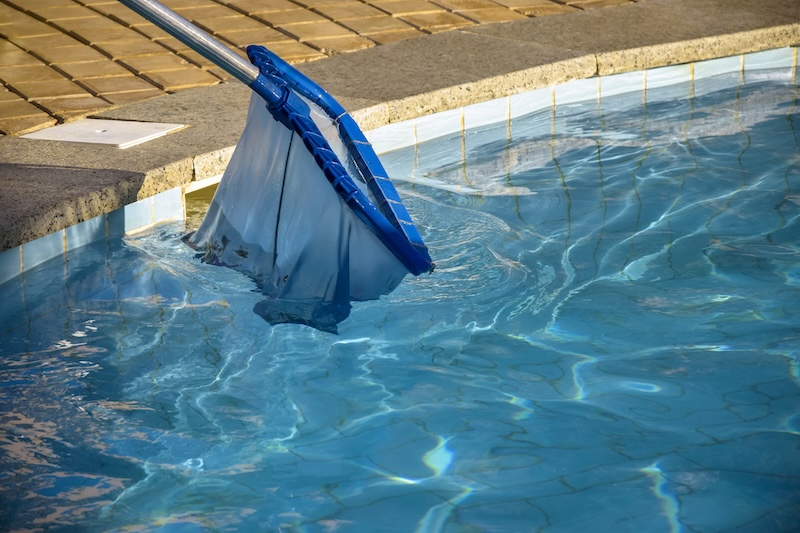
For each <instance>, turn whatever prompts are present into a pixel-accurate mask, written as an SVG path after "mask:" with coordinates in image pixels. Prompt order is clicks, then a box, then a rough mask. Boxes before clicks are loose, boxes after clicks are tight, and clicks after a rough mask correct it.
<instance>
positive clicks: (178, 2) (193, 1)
mask: <svg viewBox="0 0 800 533" xmlns="http://www.w3.org/2000/svg"><path fill="white" fill-rule="evenodd" d="M161 3H162V4H164V5H165V6H167V7H168V8H170V9H172V10H173V11H179V10H181V9H192V8H198V7H207V6H212V5H215V4H216V2H214V1H213V0H162V1H161Z"/></svg>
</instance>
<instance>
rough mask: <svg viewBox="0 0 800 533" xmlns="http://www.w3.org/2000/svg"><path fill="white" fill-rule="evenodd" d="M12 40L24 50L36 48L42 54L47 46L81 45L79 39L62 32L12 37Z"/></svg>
mask: <svg viewBox="0 0 800 533" xmlns="http://www.w3.org/2000/svg"><path fill="white" fill-rule="evenodd" d="M12 41H13V43H14V44H16V45H17V46H19V47H20V48H24V49H25V50H36V51H37V53H38V52H40V51H41V53H42V54H44V53H45V52H46V51H47V49H48V48H60V47H62V46H75V45H82V43H81V42H80V41H79V40H77V39H75V38H74V37H70V36H69V35H65V34H63V33H57V34H55V35H40V36H36V37H16V38H14V39H12Z"/></svg>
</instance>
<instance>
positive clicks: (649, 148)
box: [0, 71, 800, 533]
mask: <svg viewBox="0 0 800 533" xmlns="http://www.w3.org/2000/svg"><path fill="white" fill-rule="evenodd" d="M798 95H799V92H798V86H797V84H796V82H795V81H794V79H793V78H792V77H791V76H790V75H789V74H787V73H786V72H785V71H784V72H772V71H769V72H766V71H765V73H764V76H763V80H760V81H758V80H757V81H755V82H753V83H748V84H747V85H740V84H739V83H738V79H737V80H733V81H731V80H730V79H728V80H727V82H726V81H725V80H721V81H719V87H718V90H714V91H707V92H703V93H702V94H698V95H696V96H695V97H693V98H690V99H675V98H674V97H672V96H671V93H670V92H669V89H668V88H667V89H665V90H664V92H659V91H654V92H652V93H648V98H647V103H646V104H644V103H643V102H642V101H641V100H640V99H637V98H632V97H630V96H629V95H628V96H626V95H620V96H617V97H612V98H606V99H603V100H602V101H601V102H600V103H599V104H598V102H584V103H577V104H572V105H568V106H560V107H558V108H557V110H556V111H555V113H553V112H551V111H549V110H548V111H542V112H540V113H535V114H532V115H529V116H526V117H523V118H521V119H516V120H514V121H513V122H512V123H511V124H510V125H509V124H499V125H497V126H492V127H485V128H482V129H480V130H477V131H471V132H468V133H467V134H466V137H462V136H460V135H455V136H452V137H446V138H442V139H438V140H435V141H431V142H429V143H425V144H421V145H418V146H416V147H412V148H408V149H402V150H397V151H395V152H390V153H388V154H386V155H385V156H383V157H382V160H383V162H384V164H385V165H386V166H387V168H388V170H389V172H390V174H391V175H392V176H394V177H395V178H397V179H398V180H403V183H399V184H398V188H399V190H400V193H401V195H403V197H404V198H405V199H406V203H407V206H408V208H409V211H411V213H412V215H413V216H414V218H415V220H416V221H417V223H418V227H419V228H420V230H421V231H422V232H423V233H424V235H423V236H424V238H425V240H426V243H427V244H428V246H429V247H430V249H431V254H432V256H433V257H434V260H435V261H436V263H437V269H436V271H435V272H434V273H433V274H432V275H429V276H428V275H426V276H422V277H420V278H413V279H412V278H407V279H406V280H405V281H404V282H403V283H402V284H401V286H400V287H399V288H398V289H397V290H395V291H394V292H393V293H392V294H390V295H389V296H387V297H385V298H383V299H381V300H380V301H374V302H357V303H354V306H353V311H352V314H351V315H350V318H348V319H347V320H346V321H344V322H343V323H342V324H340V328H339V335H333V334H329V333H322V332H319V331H316V330H313V329H310V328H308V327H305V326H299V325H291V324H283V325H278V326H270V325H269V324H267V323H266V322H265V321H263V320H262V319H261V318H259V317H258V316H257V315H256V314H254V313H253V311H252V308H253V305H254V304H255V303H256V302H258V301H259V300H260V299H261V295H260V294H259V293H257V292H254V288H255V286H254V284H253V283H252V282H251V281H250V280H249V279H248V278H246V277H245V276H243V275H241V274H239V273H237V272H235V271H233V270H230V269H226V268H221V267H215V266H210V265H205V264H202V263H200V262H199V260H197V259H196V258H195V257H194V252H193V251H192V250H191V249H189V248H187V247H186V246H185V245H183V244H182V242H181V240H180V237H181V235H182V234H183V233H184V232H185V231H186V229H185V228H184V227H183V226H182V225H177V224H174V225H164V226H159V227H157V228H156V229H155V230H153V231H152V232H149V233H147V234H143V235H138V236H134V237H129V238H126V239H125V240H124V241H122V242H112V243H111V244H96V245H91V246H88V247H84V248H81V249H79V250H77V251H75V252H71V253H70V254H69V257H68V261H67V263H66V268H65V267H64V266H63V263H62V262H59V263H57V264H56V263H49V264H45V265H43V266H42V267H40V268H37V269H36V270H34V271H30V272H26V273H25V275H24V280H23V283H22V284H19V283H11V282H10V283H6V284H4V285H2V286H0V299H2V301H3V302H4V303H3V306H2V309H1V310H0V427H2V433H0V529H4V530H15V529H16V530H26V531H31V530H46V531H126V532H127V531H165V532H185V531H285V532H289V531H307V532H317V531H319V532H332V531H337V532H343V531H359V532H360V531H381V532H383V531H386V532H414V531H418V532H425V533H427V532H447V533H450V532H452V533H455V532H522V531H548V532H551V531H553V532H562V531H614V532H622V531H631V532H642V531H648V532H650V531H652V532H662V531H663V532H677V531H687V532H688V531H693V532H722V531H732V530H736V531H754V532H755V531H771V532H784V531H785V532H788V531H797V530H799V529H800V460H798V457H800V387H798V385H800V126H799V125H798V124H800V113H798V108H797V101H798ZM462 156H463V157H462ZM459 187H460V188H461V189H462V192H464V191H466V192H467V193H468V194H457V193H454V192H452V191H453V190H454V189H457V188H459ZM187 224H188V226H190V227H191V226H192V225H196V224H197V219H196V216H195V217H191V218H190V220H189V221H188V222H187Z"/></svg>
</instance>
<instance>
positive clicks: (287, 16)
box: [258, 9, 328, 27]
mask: <svg viewBox="0 0 800 533" xmlns="http://www.w3.org/2000/svg"><path fill="white" fill-rule="evenodd" d="M258 18H259V19H261V20H263V21H265V22H268V23H269V24H271V25H273V26H278V27H283V26H287V25H289V24H305V23H311V22H323V21H328V19H326V18H325V17H323V16H322V15H319V14H317V13H314V12H313V11H309V10H307V9H293V10H291V11H275V12H272V13H267V14H264V15H259V17H258Z"/></svg>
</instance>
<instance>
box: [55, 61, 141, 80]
mask: <svg viewBox="0 0 800 533" xmlns="http://www.w3.org/2000/svg"><path fill="white" fill-rule="evenodd" d="M56 66H57V67H58V70H60V71H62V72H64V73H66V74H67V75H68V76H69V77H70V78H72V79H73V80H85V79H91V78H106V77H114V76H130V75H131V71H130V70H128V69H126V68H125V67H123V66H121V65H119V64H117V63H115V62H114V61H111V60H110V59H105V60H103V61H87V62H83V63H66V64H63V65H56Z"/></svg>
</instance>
